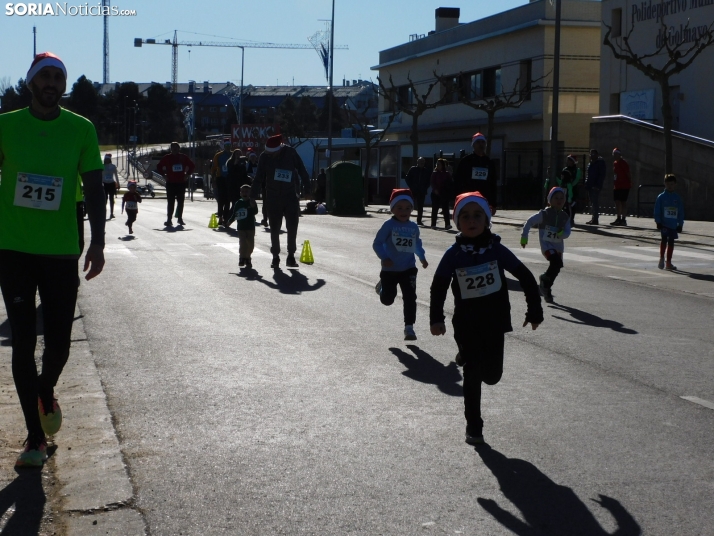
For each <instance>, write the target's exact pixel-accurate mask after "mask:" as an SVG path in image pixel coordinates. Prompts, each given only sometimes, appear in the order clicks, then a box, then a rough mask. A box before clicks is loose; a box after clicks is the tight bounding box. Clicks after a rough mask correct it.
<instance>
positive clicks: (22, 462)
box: [15, 436, 47, 467]
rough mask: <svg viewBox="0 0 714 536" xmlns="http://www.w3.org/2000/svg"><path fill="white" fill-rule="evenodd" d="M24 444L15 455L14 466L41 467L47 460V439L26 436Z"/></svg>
mask: <svg viewBox="0 0 714 536" xmlns="http://www.w3.org/2000/svg"><path fill="white" fill-rule="evenodd" d="M24 445H25V449H24V450H23V451H22V452H21V453H20V455H19V456H18V457H17V460H16V461H15V467H42V464H44V463H45V461H46V460H47V439H45V438H44V437H42V438H31V437H30V436H27V439H25V443H24Z"/></svg>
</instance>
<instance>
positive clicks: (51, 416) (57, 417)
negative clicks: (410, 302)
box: [37, 395, 62, 436]
mask: <svg viewBox="0 0 714 536" xmlns="http://www.w3.org/2000/svg"><path fill="white" fill-rule="evenodd" d="M37 409H38V411H39V413H40V424H41V425H42V430H43V431H44V432H45V434H47V435H48V436H51V435H55V434H56V433H57V432H59V429H60V428H61V427H62V409H61V408H60V405H59V402H57V399H56V398H55V397H54V395H52V411H45V407H44V404H43V403H42V399H41V398H40V397H37Z"/></svg>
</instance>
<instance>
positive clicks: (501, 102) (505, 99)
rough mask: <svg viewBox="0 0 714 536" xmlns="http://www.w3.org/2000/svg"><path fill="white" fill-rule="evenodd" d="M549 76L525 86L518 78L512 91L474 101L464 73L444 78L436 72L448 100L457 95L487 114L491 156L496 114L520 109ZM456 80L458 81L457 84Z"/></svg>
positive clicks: (487, 143) (487, 136)
mask: <svg viewBox="0 0 714 536" xmlns="http://www.w3.org/2000/svg"><path fill="white" fill-rule="evenodd" d="M549 74H550V73H548V75H549ZM548 75H544V76H541V77H540V78H536V79H529V80H528V81H526V82H525V83H523V84H522V83H521V79H520V77H519V78H516V82H515V84H514V85H513V89H512V90H511V91H508V92H506V91H504V90H501V92H500V93H498V94H496V95H493V96H491V97H483V96H476V98H475V99H474V98H473V97H474V95H471V94H470V92H471V88H470V87H467V85H466V84H465V83H463V82H462V81H463V76H464V75H463V73H459V75H458V76H457V77H443V76H439V75H437V74H436V72H434V76H435V77H436V78H437V79H438V80H439V82H441V83H442V84H444V86H445V88H446V95H447V98H449V97H450V96H452V95H456V96H457V97H458V100H459V102H460V103H461V104H464V105H466V106H468V107H469V108H472V109H474V110H479V111H481V112H484V113H485V114H486V116H487V121H486V154H490V152H491V141H492V140H493V124H494V119H495V116H496V114H497V113H498V112H500V111H501V110H506V109H508V108H520V107H521V104H523V103H524V102H526V101H527V100H529V99H530V96H531V94H532V93H533V91H535V90H536V89H541V88H542V86H540V85H538V82H540V81H541V80H543V79H544V78H545V77H546V76H548ZM454 80H456V82H455V83H454ZM454 86H456V87H454Z"/></svg>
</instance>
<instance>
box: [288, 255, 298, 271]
mask: <svg viewBox="0 0 714 536" xmlns="http://www.w3.org/2000/svg"><path fill="white" fill-rule="evenodd" d="M285 266H287V267H288V268H298V267H299V266H300V265H299V264H298V263H297V261H296V260H295V255H293V254H292V253H291V254H290V255H288V258H287V259H285Z"/></svg>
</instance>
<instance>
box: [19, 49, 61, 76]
mask: <svg viewBox="0 0 714 536" xmlns="http://www.w3.org/2000/svg"><path fill="white" fill-rule="evenodd" d="M43 67H57V68H58V69H60V70H61V71H62V73H63V74H64V79H65V80H67V69H66V67H65V66H64V63H63V62H62V60H61V59H59V57H58V56H57V55H56V54H52V52H42V53H40V54H38V55H37V56H35V59H34V60H32V65H30V70H29V71H27V76H26V77H25V83H26V84H29V83H30V81H32V79H33V78H34V76H35V75H36V74H37V73H39V72H40V70H42V68H43Z"/></svg>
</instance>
